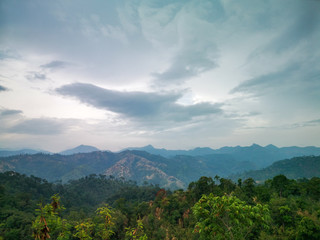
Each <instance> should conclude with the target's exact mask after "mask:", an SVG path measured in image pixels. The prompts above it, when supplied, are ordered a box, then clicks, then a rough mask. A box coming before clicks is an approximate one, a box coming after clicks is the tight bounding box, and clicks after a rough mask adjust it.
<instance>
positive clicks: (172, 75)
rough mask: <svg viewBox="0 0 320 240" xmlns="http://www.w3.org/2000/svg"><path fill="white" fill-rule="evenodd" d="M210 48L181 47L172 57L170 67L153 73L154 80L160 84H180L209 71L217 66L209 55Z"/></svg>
mask: <svg viewBox="0 0 320 240" xmlns="http://www.w3.org/2000/svg"><path fill="white" fill-rule="evenodd" d="M211 52H212V51H210V48H209V47H208V49H207V48H206V47H200V48H199V49H193V48H188V49H183V50H182V51H181V52H180V53H179V54H177V55H176V56H175V57H174V60H173V62H172V63H171V65H170V67H169V68H168V69H167V70H165V71H164V72H161V73H154V74H153V76H154V77H155V82H156V83H157V84H160V85H167V84H181V83H183V82H184V81H186V80H187V79H189V78H192V77H195V76H197V75H199V74H201V73H203V72H206V71H209V70H211V69H213V68H215V67H216V66H217V64H216V63H215V60H214V58H213V57H212V56H210V53H211Z"/></svg>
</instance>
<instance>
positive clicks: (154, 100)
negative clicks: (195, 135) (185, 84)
mask: <svg viewBox="0 0 320 240" xmlns="http://www.w3.org/2000/svg"><path fill="white" fill-rule="evenodd" d="M56 91H57V92H58V93H59V94H61V95H64V96H70V97H74V98H76V99H78V100H80V101H81V102H83V103H86V104H88V105H91V106H94V107H96V108H101V109H105V110H108V111H112V112H115V113H118V114H120V115H123V116H126V117H129V118H134V119H140V120H141V119H142V120H153V121H164V120H166V121H175V122H179V121H188V120H191V119H192V118H194V117H197V116H208V115H211V114H219V113H221V112H222V110H221V109H220V106H221V105H219V104H212V103H209V102H204V103H197V104H194V105H189V106H183V105H180V104H177V103H176V101H177V100H178V99H179V98H181V97H182V94H181V93H172V92H164V93H155V92H151V93H148V92H120V91H115V90H109V89H104V88H100V87H97V86H95V85H92V84H84V83H74V84H70V85H64V86H62V87H60V88H58V89H56Z"/></svg>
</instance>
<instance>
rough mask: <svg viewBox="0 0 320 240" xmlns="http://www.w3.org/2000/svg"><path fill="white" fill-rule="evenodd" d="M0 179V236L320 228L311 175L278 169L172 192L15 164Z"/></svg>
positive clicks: (152, 235) (278, 232) (315, 231)
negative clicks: (23, 171)
mask: <svg viewBox="0 0 320 240" xmlns="http://www.w3.org/2000/svg"><path fill="white" fill-rule="evenodd" d="M0 180H1V182H0V239H6V240H16V239H21V240H32V239H49V236H50V239H58V240H66V239H70V240H77V239H95V240H106V239H110V240H115V239H120V240H121V239H122V240H124V239H127V240H129V239H139V240H145V239H170V240H173V239H179V240H192V239H193V240H196V239H249V240H251V239H299V240H300V239H319V234H320V229H319V226H320V220H319V217H320V201H319V200H320V199H319V195H320V194H319V193H320V184H319V182H320V179H319V178H317V177H314V178H312V179H301V180H298V181H296V180H290V179H288V178H287V177H285V176H283V175H279V176H276V177H274V178H273V179H270V180H268V181H266V182H264V183H260V184H257V183H255V182H254V180H253V179H244V180H241V181H238V183H237V184H235V183H233V182H232V181H230V180H229V179H224V178H220V177H218V176H216V177H215V178H214V180H213V179H212V178H211V177H201V178H200V179H199V181H195V182H192V183H190V184H189V188H188V189H187V190H185V191H184V190H182V189H181V190H176V191H174V192H170V191H166V190H164V189H161V190H160V189H159V187H155V186H151V185H144V186H137V185H136V184H135V183H133V182H126V181H123V179H115V178H112V177H105V176H102V175H90V176H88V177H85V178H82V179H79V180H76V181H71V182H69V183H68V184H63V185H62V184H61V183H55V184H52V183H48V182H47V181H45V180H42V179H39V178H36V177H27V176H25V175H20V174H17V173H14V172H8V173H0ZM53 192H57V193H59V195H57V194H52V193H53ZM48 194H51V196H52V197H51V201H49V202H46V200H45V199H50V196H49V195H48ZM61 203H63V205H64V206H65V207H66V209H65V207H64V206H63V205H62V204H61ZM35 209H36V211H35Z"/></svg>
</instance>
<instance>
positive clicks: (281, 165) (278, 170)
mask: <svg viewBox="0 0 320 240" xmlns="http://www.w3.org/2000/svg"><path fill="white" fill-rule="evenodd" d="M279 174H283V175H285V176H286V177H287V178H290V179H300V178H312V177H319V176H320V156H304V157H294V158H291V159H285V160H280V161H277V162H274V163H273V164H272V165H270V166H269V167H266V168H264V169H261V170H255V171H249V172H244V173H242V174H235V175H231V176H230V178H231V179H233V180H237V179H239V178H241V179H247V178H253V179H254V180H256V181H258V182H261V181H264V180H266V179H271V178H273V177H275V176H277V175H279Z"/></svg>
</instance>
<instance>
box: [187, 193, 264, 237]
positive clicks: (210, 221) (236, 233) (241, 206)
mask: <svg viewBox="0 0 320 240" xmlns="http://www.w3.org/2000/svg"><path fill="white" fill-rule="evenodd" d="M192 210H193V213H194V215H195V217H196V218H197V221H198V222H197V223H196V227H195V229H194V231H195V232H198V233H199V234H200V239H247V238H248V235H249V234H250V232H252V231H253V230H254V229H257V228H259V229H261V228H268V224H267V223H268V220H269V219H270V215H269V209H268V207H267V205H261V204H257V205H256V206H250V205H246V204H245V202H243V201H241V200H240V199H238V198H237V197H234V196H227V195H225V196H222V197H219V196H214V195H213V194H212V193H211V194H210V195H203V196H202V198H201V199H200V200H199V201H198V202H197V203H196V204H195V205H194V207H193V208H192Z"/></svg>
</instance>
